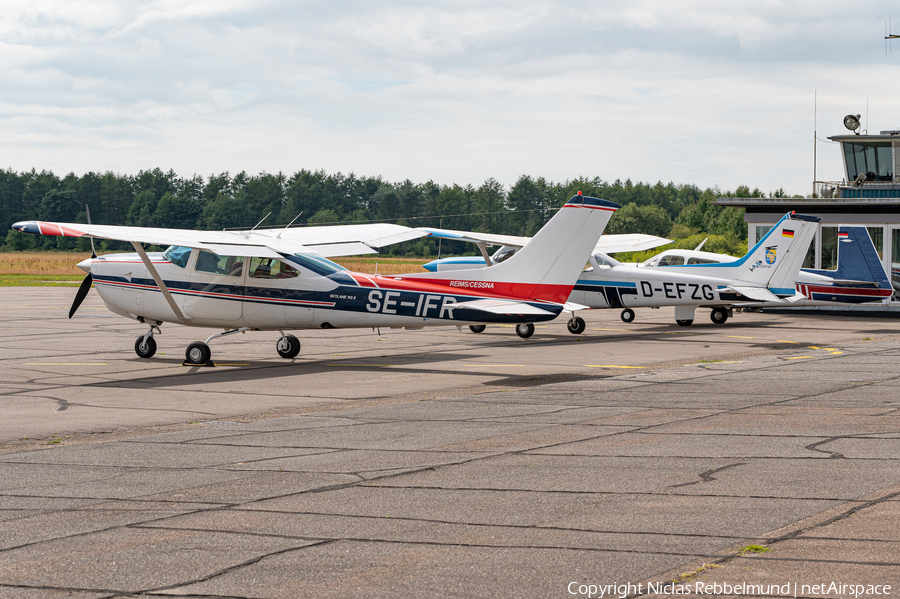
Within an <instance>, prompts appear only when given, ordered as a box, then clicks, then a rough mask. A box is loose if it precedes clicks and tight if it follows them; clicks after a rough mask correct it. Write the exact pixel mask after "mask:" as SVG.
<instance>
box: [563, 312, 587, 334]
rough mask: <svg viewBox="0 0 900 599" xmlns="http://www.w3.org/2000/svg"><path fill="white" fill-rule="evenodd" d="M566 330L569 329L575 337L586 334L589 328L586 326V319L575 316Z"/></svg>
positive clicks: (567, 324) (568, 323)
mask: <svg viewBox="0 0 900 599" xmlns="http://www.w3.org/2000/svg"><path fill="white" fill-rule="evenodd" d="M566 328H567V329H569V332H570V333H572V334H573V335H580V334H582V333H583V332H584V329H585V328H587V324H585V322H584V319H583V318H581V317H580V316H573V317H572V318H570V319H569V322H567V323H566Z"/></svg>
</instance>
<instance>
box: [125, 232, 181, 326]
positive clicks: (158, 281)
mask: <svg viewBox="0 0 900 599" xmlns="http://www.w3.org/2000/svg"><path fill="white" fill-rule="evenodd" d="M131 245H133V246H134V249H135V250H136V251H137V253H138V255H139V256H140V257H141V260H142V261H143V262H144V266H146V267H147V270H148V271H150V276H151V277H153V280H154V281H155V282H156V285H157V287H159V290H160V291H162V294H163V297H164V298H166V301H167V302H168V303H169V307H170V308H172V312H174V313H175V317H176V318H177V319H178V320H180V321H181V322H188V321H190V320H191V319H190V318H188V317H187V316H185V315H184V314H182V312H181V310H180V309H179V308H178V304H176V303H175V300H174V299H172V294H171V293H169V288H168V287H166V284H165V283H163V280H162V277H161V276H159V273H158V272H156V267H155V266H153V263H152V262H150V258H149V257H148V256H147V252H145V251H144V247H143V246H142V245H141V244H140V243H138V242H137V241H132V242H131Z"/></svg>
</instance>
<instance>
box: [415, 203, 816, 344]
mask: <svg viewBox="0 0 900 599" xmlns="http://www.w3.org/2000/svg"><path fill="white" fill-rule="evenodd" d="M819 220H820V219H819V218H818V217H813V216H804V215H799V214H794V213H789V214H786V215H785V216H784V217H783V218H782V219H781V220H780V221H779V222H778V224H776V225H775V226H774V227H773V228H772V230H770V231H769V232H768V233H767V234H766V235H765V236H764V237H763V238H762V239H761V240H760V241H759V243H757V244H756V246H754V247H753V248H752V249H751V250H750V251H749V252H748V253H747V254H746V255H745V256H744V257H743V258H739V259H735V258H732V259H731V260H730V261H729V262H726V263H718V262H707V263H695V264H687V265H684V266H666V267H660V268H644V267H637V266H627V265H624V264H621V263H620V262H617V261H616V260H613V259H612V258H610V257H609V256H607V255H605V254H604V253H602V252H594V253H593V254H591V255H590V256H589V257H588V256H587V255H585V256H583V257H581V258H580V260H579V261H580V262H582V263H583V262H584V259H585V257H588V262H589V266H588V267H587V268H586V269H585V270H584V272H582V273H581V275H580V276H579V278H578V281H577V282H576V284H575V287H574V289H573V291H572V294H571V295H570V296H569V302H571V303H573V304H575V305H578V304H581V305H584V306H586V307H589V308H624V309H623V311H622V320H624V321H625V322H631V321H632V320H634V310H633V309H632V308H635V307H660V306H674V307H675V320H676V322H677V323H678V324H679V325H681V326H689V325H691V324H692V323H693V322H694V312H695V310H696V309H697V308H698V307H707V308H711V309H712V313H711V319H712V321H713V322H714V323H717V324H722V323H724V322H725V321H726V320H727V319H728V318H729V316H731V313H732V310H733V306H734V305H735V304H739V303H748V302H765V303H771V304H780V305H785V304H788V305H789V304H792V303H794V302H796V301H798V300H802V299H805V298H806V296H805V295H804V294H803V293H802V292H800V291H797V290H796V289H795V285H794V281H795V280H796V278H797V275H798V273H799V271H800V266H801V264H802V263H803V259H804V257H805V255H806V248H808V247H809V244H810V242H811V241H812V237H813V235H814V234H815V230H816V226H815V223H817V222H818V221H819ZM427 231H428V232H429V234H431V235H434V236H440V235H441V234H442V233H441V231H440V230H437V229H429V230H427ZM457 233H458V232H452V234H457ZM469 235H470V236H472V237H477V236H479V235H481V234H478V233H471V234H469ZM524 247H525V248H527V247H528V245H525V246H524ZM521 251H524V250H521ZM513 257H514V256H513ZM509 259H510V260H511V259H512V258H509ZM425 268H433V269H435V270H438V268H439V265H438V264H437V263H436V262H430V263H428V264H427V265H425ZM470 328H472V331H473V332H476V333H477V332H481V330H483V329H482V328H481V327H470ZM568 329H569V332H571V333H574V334H578V333H582V332H584V329H585V322H584V320H583V319H582V318H580V317H578V316H575V315H574V314H573V317H572V318H571V319H570V320H569V322H568Z"/></svg>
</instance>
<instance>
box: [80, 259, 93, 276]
mask: <svg viewBox="0 0 900 599" xmlns="http://www.w3.org/2000/svg"><path fill="white" fill-rule="evenodd" d="M91 260H92V258H85V259H84V260H82V261H81V262H79V263H78V268H80V269H81V270H83V271H84V272H86V273H87V274H91Z"/></svg>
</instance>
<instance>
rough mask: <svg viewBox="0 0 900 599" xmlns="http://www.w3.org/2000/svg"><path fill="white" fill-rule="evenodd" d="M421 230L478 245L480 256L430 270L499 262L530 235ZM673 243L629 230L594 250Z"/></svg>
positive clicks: (445, 261) (442, 262) (436, 263)
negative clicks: (491, 251)
mask: <svg viewBox="0 0 900 599" xmlns="http://www.w3.org/2000/svg"><path fill="white" fill-rule="evenodd" d="M417 230H418V231H422V234H423V235H425V234H427V235H429V236H431V237H436V238H438V239H448V240H453V241H468V242H471V243H474V244H475V245H477V246H478V249H479V250H480V251H481V256H458V257H453V258H438V259H437V260H432V261H431V262H428V263H427V264H423V265H422V268H424V269H425V270H427V271H430V272H443V271H445V270H464V269H468V268H484V267H485V266H487V265H488V264H499V263H500V262H503V261H504V260H506V259H507V258H509V257H510V256H512V255H513V254H515V253H516V252H517V251H519V250H520V249H522V248H523V247H525V245H526V244H528V242H529V241H531V237H516V236H514V235H494V234H492V233H470V232H468V231H454V230H452V229H432V228H429V227H419V228H418V229H417ZM669 243H672V240H671V239H666V238H665V237H657V236H656V235H644V234H642V233H627V234H614V235H603V236H601V237H600V240H599V241H598V242H597V245H596V247H594V251H593V252H591V253H592V254H594V253H596V252H603V253H604V254H614V253H616V252H642V251H644V250H650V249H653V248H655V247H660V246H663V245H666V244H669ZM491 246H500V249H498V250H496V251H495V252H494V253H493V254H492V255H488V252H487V248H488V247H491Z"/></svg>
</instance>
